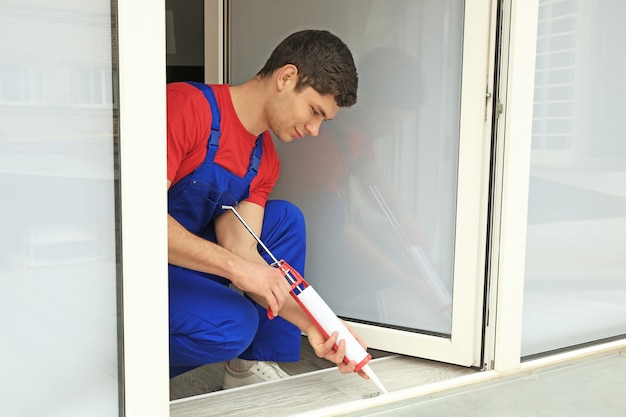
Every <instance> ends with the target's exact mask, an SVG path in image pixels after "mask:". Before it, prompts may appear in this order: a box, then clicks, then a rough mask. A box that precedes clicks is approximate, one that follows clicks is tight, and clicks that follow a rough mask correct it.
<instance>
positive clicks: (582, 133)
mask: <svg viewBox="0 0 626 417" xmlns="http://www.w3.org/2000/svg"><path fill="white" fill-rule="evenodd" d="M539 4H540V7H539V29H538V45H540V46H541V47H540V48H538V50H537V58H538V59H537V63H536V75H537V79H536V86H535V92H536V94H535V110H534V116H533V117H534V126H533V141H532V155H531V164H532V165H531V173H530V175H531V176H530V197H529V198H530V200H529V210H528V240H527V253H526V280H525V283H526V284H525V294H524V324H523V340H522V354H523V355H525V356H527V355H532V354H536V353H541V352H546V351H550V350H554V349H559V348H563V347H567V346H572V345H575V344H580V343H585V342H589V341H593V340H597V339H602V338H607V337H612V336H617V335H621V334H625V333H626V136H624V132H625V131H626V118H624V114H625V113H626V103H625V102H624V97H625V96H626V79H625V78H624V75H623V72H624V68H626V49H624V47H623V39H625V38H626V27H625V26H624V24H623V22H622V20H623V19H622V17H623V16H624V14H626V3H624V2H623V1H620V0H598V1H576V0H563V1H548V0H541V1H540V2H539Z"/></svg>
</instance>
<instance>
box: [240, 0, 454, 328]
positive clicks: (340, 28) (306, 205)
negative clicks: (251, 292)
mask: <svg viewBox="0 0 626 417" xmlns="http://www.w3.org/2000/svg"><path fill="white" fill-rule="evenodd" d="M270 4H271V5H272V7H268V6H269V5H270ZM231 16H232V30H231V43H230V44H231V45H232V53H233V55H232V59H231V68H232V72H231V74H230V77H231V78H230V81H231V82H233V83H235V84H236V83H240V82H243V81H246V80H247V79H248V78H250V77H251V76H254V74H255V73H256V72H257V71H258V70H259V69H260V68H261V67H262V66H263V64H264V61H265V59H266V58H267V56H269V54H270V52H271V49H272V48H273V47H274V46H275V45H276V44H277V43H278V42H279V41H280V40H281V39H283V38H284V37H285V36H287V35H288V34H290V33H291V32H293V31H296V30H301V29H305V28H325V29H329V30H331V31H332V32H334V33H335V34H337V35H338V36H339V37H341V38H342V39H343V40H344V41H345V42H346V43H347V44H348V45H349V46H350V48H351V49H352V52H353V55H354V58H355V61H356V64H357V70H358V72H359V80H360V81H359V84H360V85H359V98H358V103H357V104H356V105H355V106H354V107H352V108H350V109H344V110H342V111H340V113H339V115H338V116H337V117H336V118H335V119H334V120H332V121H329V122H326V123H325V124H324V125H323V126H322V128H321V131H320V134H319V136H318V137H316V138H305V139H303V140H301V141H297V142H294V143H289V144H283V143H281V142H279V141H276V142H277V143H276V146H277V149H278V152H279V153H280V158H281V177H280V179H279V183H278V185H277V189H276V190H275V192H274V193H273V195H272V198H285V199H288V200H291V201H293V202H295V203H296V204H298V205H299V206H300V207H301V208H302V210H303V212H304V214H305V217H306V219H307V230H308V239H307V245H308V252H307V266H306V271H305V277H306V278H307V280H309V282H310V283H311V284H312V285H313V286H314V287H316V289H317V291H318V292H319V293H320V294H322V296H323V297H324V299H325V300H326V301H327V302H328V304H329V305H330V306H331V307H332V308H333V309H334V311H335V312H336V313H337V314H338V315H340V316H343V317H348V318H351V319H357V320H362V321H366V322H373V323H382V324H384V325H387V326H390V327H399V328H408V329H418V330H422V331H426V332H433V333H439V334H450V332H451V315H450V313H451V298H452V297H451V291H452V276H453V263H454V262H453V260H454V222H455V215H456V186H457V164H458V143H459V118H460V117H459V115H460V88H461V86H460V80H461V62H462V60H461V55H462V53H461V52H462V51H461V47H462V39H463V33H462V31H463V1H460V0H456V1H440V0H431V1H428V0H413V1H406V0H392V1H384V2H383V1H365V0H352V1H350V0H343V1H336V0H325V1H321V2H293V1H287V0H285V1H272V2H270V3H268V2H258V1H251V0H248V1H246V0H236V1H232V9H231ZM290 22H295V23H293V24H292V23H290Z"/></svg>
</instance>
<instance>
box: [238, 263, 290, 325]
mask: <svg viewBox="0 0 626 417" xmlns="http://www.w3.org/2000/svg"><path fill="white" fill-rule="evenodd" d="M241 267H242V270H241V274H236V275H235V276H233V277H232V279H231V281H232V283H233V284H235V285H236V286H237V288H239V289H240V290H242V291H244V292H245V293H246V294H248V295H250V296H251V297H252V298H253V299H254V300H255V301H257V302H258V303H259V304H261V305H264V306H267V308H268V309H269V310H271V312H272V313H273V314H274V315H275V316H277V315H278V312H279V311H280V309H281V308H282V306H283V305H284V304H285V302H286V301H287V299H288V298H289V297H290V296H289V291H291V286H290V285H289V283H288V282H287V280H286V279H285V278H284V277H283V274H282V273H281V272H280V270H279V269H278V268H274V267H273V266H269V265H268V264H267V263H265V264H260V263H256V262H250V261H244V262H242V265H241Z"/></svg>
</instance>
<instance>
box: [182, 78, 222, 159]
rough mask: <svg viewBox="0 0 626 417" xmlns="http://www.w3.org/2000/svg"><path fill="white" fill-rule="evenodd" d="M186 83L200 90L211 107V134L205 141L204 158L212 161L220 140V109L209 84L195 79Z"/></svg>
mask: <svg viewBox="0 0 626 417" xmlns="http://www.w3.org/2000/svg"><path fill="white" fill-rule="evenodd" d="M187 83H188V84H190V85H192V86H194V87H196V88H197V89H199V90H200V91H202V93H203V94H204V97H205V98H206V100H207V101H208V102H209V106H210V107H211V136H210V138H209V141H208V142H207V155H206V160H209V161H213V159H214V158H215V154H216V153H217V149H218V148H219V141H220V120H221V118H222V116H221V115H220V109H219V107H217V100H215V94H214V93H213V89H212V88H211V87H210V86H208V85H206V84H204V83H198V82H195V81H188V82H187Z"/></svg>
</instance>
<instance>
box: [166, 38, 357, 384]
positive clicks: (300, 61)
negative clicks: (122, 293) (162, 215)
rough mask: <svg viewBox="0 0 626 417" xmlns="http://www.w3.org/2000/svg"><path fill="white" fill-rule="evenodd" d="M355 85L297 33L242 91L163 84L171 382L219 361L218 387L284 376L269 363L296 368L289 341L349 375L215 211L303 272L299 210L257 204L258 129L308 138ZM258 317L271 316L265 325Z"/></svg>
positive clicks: (349, 67) (336, 43)
mask: <svg viewBox="0 0 626 417" xmlns="http://www.w3.org/2000/svg"><path fill="white" fill-rule="evenodd" d="M357 82H358V80H357V73H356V68H355V66H354V61H353V58H352V55H351V53H350V50H349V49H348V47H347V46H346V45H345V44H344V43H343V42H342V41H341V40H340V39H339V38H337V37H336V36H335V35H333V34H331V33H330V32H327V31H320V30H305V31H300V32H296V33H294V34H292V35H290V36H288V37H287V38H286V39H285V40H283V41H282V42H281V43H280V44H279V45H278V46H277V47H276V49H275V50H274V51H273V52H272V54H271V56H270V57H269V59H268V61H267V62H266V64H265V66H264V67H263V68H262V69H261V71H260V72H259V73H258V74H257V75H256V76H255V77H254V78H252V79H251V80H249V81H247V82H246V83H244V84H241V85H238V86H229V85H213V86H207V85H204V84H198V83H172V84H169V85H168V91H167V100H168V173H167V176H168V182H167V183H168V212H169V216H168V231H169V237H168V240H169V263H170V265H169V303H170V375H171V376H172V377H173V376H176V375H179V374H181V373H183V372H186V371H188V370H190V369H193V368H195V367H198V366H201V365H204V364H207V363H216V362H223V361H228V362H227V363H226V372H225V378H224V387H225V388H230V387H236V386H242V385H247V384H250V383H256V382H261V381H264V380H269V379H275V378H280V377H284V376H287V375H286V374H285V373H284V372H283V371H282V370H281V369H280V368H279V367H278V365H277V364H276V363H275V362H288V361H298V360H299V356H300V351H299V348H300V334H301V332H303V333H305V334H306V335H307V336H308V340H309V343H310V344H311V346H312V347H313V348H314V350H315V352H316V354H317V355H318V356H319V357H323V358H326V359H327V360H329V361H332V362H334V363H336V364H337V365H338V367H339V370H340V371H341V372H343V373H349V372H353V371H354V369H355V365H356V364H355V363H354V362H353V361H352V362H350V363H343V359H344V354H345V343H344V342H340V343H339V344H338V348H337V349H336V350H334V349H333V346H334V345H335V344H336V343H337V340H336V339H337V335H336V334H333V335H331V337H330V338H329V339H326V338H325V337H324V336H323V335H322V334H321V333H320V332H319V331H318V330H317V328H316V327H315V326H314V324H313V322H312V321H311V320H310V319H309V318H308V316H307V315H306V314H305V313H304V312H303V311H302V310H301V309H300V308H299V306H298V305H297V304H296V303H295V301H294V300H293V299H292V298H291V297H290V296H289V291H290V287H289V285H288V283H287V281H286V280H285V278H284V277H283V276H282V274H281V273H280V272H279V270H278V269H277V268H274V267H272V266H269V265H268V262H267V260H268V257H267V255H266V254H263V253H261V254H260V253H259V251H258V248H257V242H256V240H255V239H254V238H253V237H252V235H251V234H250V233H249V232H248V231H247V230H246V229H245V228H244V227H243V225H242V224H241V223H240V222H239V220H238V219H237V218H236V216H235V215H234V214H233V213H232V212H224V210H223V209H222V205H232V206H236V207H237V211H238V212H239V214H240V215H241V216H242V217H243V218H244V219H245V221H246V223H248V224H249V225H250V227H251V228H252V229H253V230H254V231H255V233H256V234H257V235H258V236H260V238H261V240H262V241H263V242H264V243H265V244H266V245H267V246H268V248H269V249H270V250H271V251H272V252H273V253H274V255H276V256H277V257H278V258H282V259H285V260H287V261H288V262H289V263H290V264H291V265H292V266H293V267H294V268H296V269H297V270H299V271H304V259H305V242H306V237H305V229H304V219H303V216H302V214H301V212H300V211H299V209H297V208H296V207H295V206H293V205H292V204H290V203H288V202H286V201H268V197H269V193H270V191H271V190H272V188H273V186H274V184H275V182H276V180H277V178H278V175H279V161H278V157H277V154H276V151H275V149H274V145H273V142H272V137H271V135H270V133H269V131H270V130H271V131H272V132H274V134H275V135H276V137H277V138H278V139H279V140H281V141H282V142H291V141H293V140H294V139H301V138H303V137H304V136H306V135H310V136H317V134H318V132H319V129H320V126H321V124H322V122H323V121H325V120H330V119H333V118H334V117H335V116H336V115H337V113H338V111H339V108H340V107H348V106H351V105H353V104H354V103H355V102H356V90H357ZM320 169H323V167H320ZM263 256H265V258H264V257H263ZM230 284H233V285H234V286H236V287H237V288H238V289H239V290H240V291H242V292H243V293H244V294H245V296H242V295H240V293H239V292H237V291H235V290H233V289H231V288H230V287H229V286H230ZM268 308H269V310H270V311H271V313H273V314H274V315H276V316H280V317H276V318H274V319H273V320H270V319H269V318H268V310H267V309H268ZM361 375H362V376H363V374H361Z"/></svg>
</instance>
